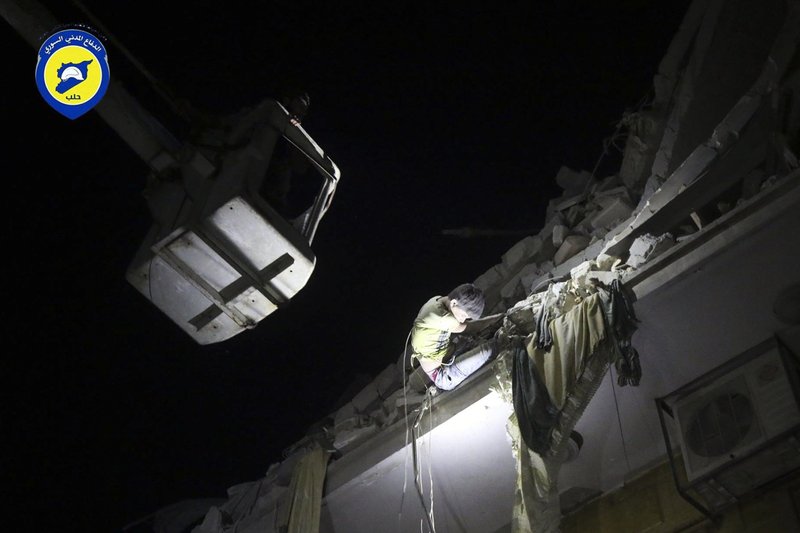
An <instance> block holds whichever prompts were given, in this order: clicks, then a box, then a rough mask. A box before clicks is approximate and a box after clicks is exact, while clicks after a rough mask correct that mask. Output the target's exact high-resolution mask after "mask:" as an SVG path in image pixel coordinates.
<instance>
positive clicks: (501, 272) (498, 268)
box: [473, 263, 508, 292]
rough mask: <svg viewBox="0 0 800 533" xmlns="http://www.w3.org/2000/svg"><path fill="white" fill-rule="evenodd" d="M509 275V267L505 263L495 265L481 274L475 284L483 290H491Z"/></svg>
mask: <svg viewBox="0 0 800 533" xmlns="http://www.w3.org/2000/svg"><path fill="white" fill-rule="evenodd" d="M507 275H508V267H507V266H506V265H505V264H502V263H501V264H499V265H495V266H493V267H492V268H490V269H489V270H487V271H486V272H484V273H483V274H481V275H480V276H478V278H477V279H475V281H473V284H474V285H475V286H476V287H478V288H479V289H481V290H482V291H483V292H489V290H490V289H491V288H492V287H496V286H497V285H499V284H500V283H501V282H502V281H503V280H504V279H505V278H506V276H507Z"/></svg>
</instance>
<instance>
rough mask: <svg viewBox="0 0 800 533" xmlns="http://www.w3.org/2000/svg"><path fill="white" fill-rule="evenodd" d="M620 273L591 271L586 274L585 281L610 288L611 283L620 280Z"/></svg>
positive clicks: (616, 271) (617, 271)
mask: <svg viewBox="0 0 800 533" xmlns="http://www.w3.org/2000/svg"><path fill="white" fill-rule="evenodd" d="M620 275H621V272H620V271H619V270H615V271H613V272H612V271H610V270H593V271H591V272H589V273H587V274H586V281H588V282H589V283H594V284H600V285H605V286H607V287H608V286H610V285H611V282H613V281H614V280H615V279H620Z"/></svg>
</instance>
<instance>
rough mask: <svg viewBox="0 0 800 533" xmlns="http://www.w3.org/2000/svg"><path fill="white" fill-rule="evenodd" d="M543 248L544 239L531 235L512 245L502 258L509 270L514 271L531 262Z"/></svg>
mask: <svg viewBox="0 0 800 533" xmlns="http://www.w3.org/2000/svg"><path fill="white" fill-rule="evenodd" d="M541 249H542V240H541V239H540V238H539V237H535V236H529V237H525V238H524V239H522V240H521V241H519V242H517V243H516V244H515V245H514V246H512V247H511V248H510V249H509V250H508V251H507V252H506V253H504V254H503V255H502V258H501V259H502V261H503V264H504V265H506V267H507V268H508V270H509V271H510V272H513V271H514V270H516V269H518V268H519V267H520V266H522V265H523V264H525V263H528V262H530V260H531V259H532V258H534V257H535V256H536V254H538V253H539V251H540V250H541Z"/></svg>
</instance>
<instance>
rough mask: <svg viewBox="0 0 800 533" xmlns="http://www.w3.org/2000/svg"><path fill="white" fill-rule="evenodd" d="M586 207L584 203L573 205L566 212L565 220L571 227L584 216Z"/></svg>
mask: <svg viewBox="0 0 800 533" xmlns="http://www.w3.org/2000/svg"><path fill="white" fill-rule="evenodd" d="M584 213H586V207H585V206H583V205H573V206H572V207H570V208H569V209H568V210H567V212H566V213H564V221H565V222H566V225H567V226H569V227H570V228H572V227H575V225H576V224H577V223H578V221H579V220H581V219H582V218H583V217H584Z"/></svg>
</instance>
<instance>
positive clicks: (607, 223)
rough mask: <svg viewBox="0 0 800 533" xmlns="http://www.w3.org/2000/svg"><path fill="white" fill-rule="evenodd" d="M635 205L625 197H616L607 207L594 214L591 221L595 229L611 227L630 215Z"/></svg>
mask: <svg viewBox="0 0 800 533" xmlns="http://www.w3.org/2000/svg"><path fill="white" fill-rule="evenodd" d="M632 211H633V206H632V205H631V204H629V203H628V202H627V201H626V200H624V199H623V198H619V197H617V198H615V199H614V201H613V202H611V203H610V204H609V205H608V206H607V207H605V208H604V209H603V210H602V211H600V212H599V213H597V214H596V215H594V216H593V217H592V218H591V220H590V221H589V223H590V224H591V226H592V228H593V229H598V228H611V227H612V226H613V225H614V224H616V223H617V222H619V221H621V220H623V219H625V218H627V217H629V216H630V214H631V212H632Z"/></svg>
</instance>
